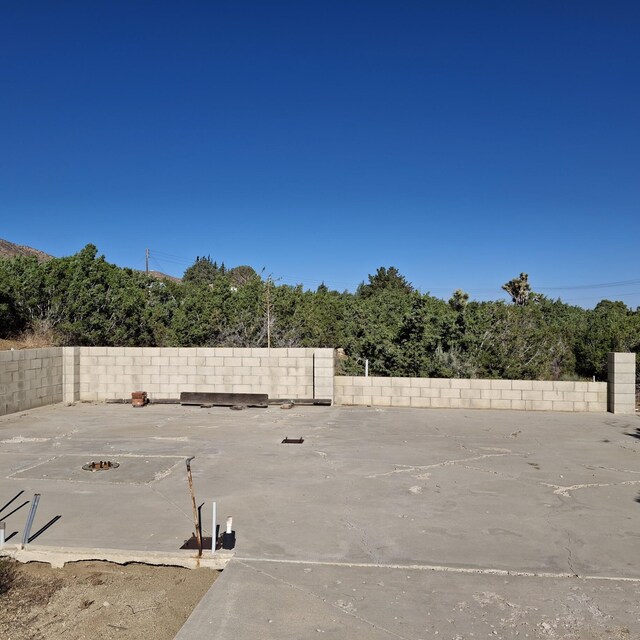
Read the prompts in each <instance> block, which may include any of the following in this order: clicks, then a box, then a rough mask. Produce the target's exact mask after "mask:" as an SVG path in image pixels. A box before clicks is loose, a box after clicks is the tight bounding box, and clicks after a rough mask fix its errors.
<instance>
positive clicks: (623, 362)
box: [607, 353, 636, 414]
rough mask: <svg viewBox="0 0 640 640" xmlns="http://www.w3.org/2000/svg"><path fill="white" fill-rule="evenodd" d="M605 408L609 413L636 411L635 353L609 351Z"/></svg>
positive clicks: (632, 412)
mask: <svg viewBox="0 0 640 640" xmlns="http://www.w3.org/2000/svg"><path fill="white" fill-rule="evenodd" d="M607 371H608V378H609V385H608V388H607V410H608V411H610V412H611V413H623V414H624V413H627V414H628V413H631V414H635V412H636V354H635V353H609V354H608V356H607Z"/></svg>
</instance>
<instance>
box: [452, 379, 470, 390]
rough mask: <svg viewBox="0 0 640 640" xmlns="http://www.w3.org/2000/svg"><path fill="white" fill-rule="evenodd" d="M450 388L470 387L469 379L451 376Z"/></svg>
mask: <svg viewBox="0 0 640 640" xmlns="http://www.w3.org/2000/svg"><path fill="white" fill-rule="evenodd" d="M451 388H452V389H471V380H469V379H467V378H452V380H451Z"/></svg>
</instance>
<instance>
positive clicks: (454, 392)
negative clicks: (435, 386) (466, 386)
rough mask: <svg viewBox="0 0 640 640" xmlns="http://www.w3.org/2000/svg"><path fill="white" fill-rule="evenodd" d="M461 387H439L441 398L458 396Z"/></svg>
mask: <svg viewBox="0 0 640 640" xmlns="http://www.w3.org/2000/svg"><path fill="white" fill-rule="evenodd" d="M460 391H461V389H440V397H441V398H452V399H454V398H460ZM451 406H453V405H451Z"/></svg>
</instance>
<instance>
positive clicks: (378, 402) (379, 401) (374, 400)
mask: <svg viewBox="0 0 640 640" xmlns="http://www.w3.org/2000/svg"><path fill="white" fill-rule="evenodd" d="M371 404H372V405H373V406H376V407H390V406H391V398H389V397H387V396H372V397H371Z"/></svg>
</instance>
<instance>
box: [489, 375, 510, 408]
mask: <svg viewBox="0 0 640 640" xmlns="http://www.w3.org/2000/svg"><path fill="white" fill-rule="evenodd" d="M491 389H492V390H495V389H498V390H500V391H505V390H509V389H511V380H491ZM492 408H493V407H492Z"/></svg>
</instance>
